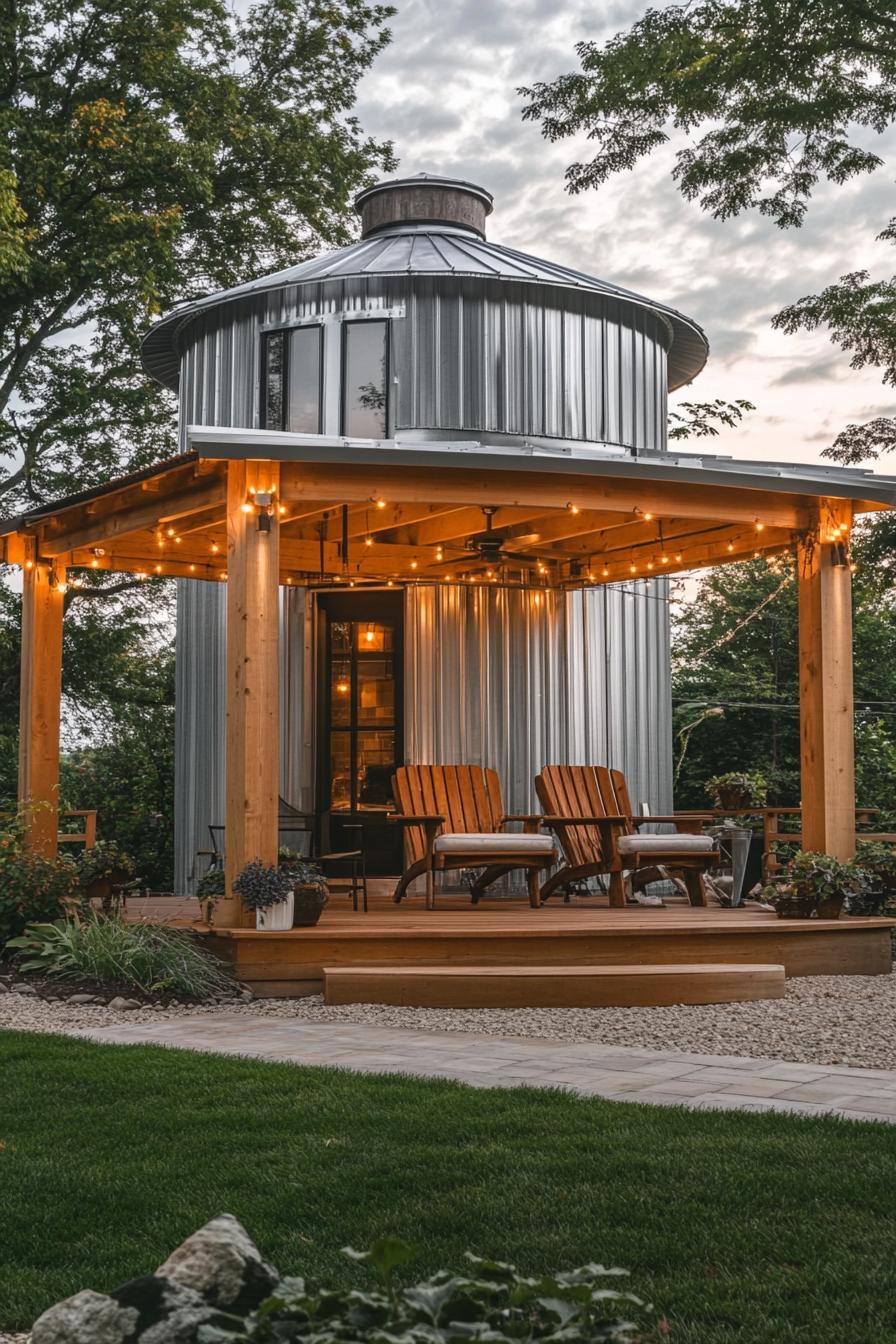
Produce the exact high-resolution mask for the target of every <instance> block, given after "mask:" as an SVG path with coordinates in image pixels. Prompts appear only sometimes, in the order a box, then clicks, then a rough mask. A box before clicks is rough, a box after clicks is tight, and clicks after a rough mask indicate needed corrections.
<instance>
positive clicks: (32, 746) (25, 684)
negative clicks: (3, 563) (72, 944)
mask: <svg viewBox="0 0 896 1344" xmlns="http://www.w3.org/2000/svg"><path fill="white" fill-rule="evenodd" d="M26 546H27V550H28V554H27V556H26V559H25V568H24V571H23V586H22V653H21V682H20V695H19V789H18V798H19V810H20V811H21V812H22V813H23V815H24V818H25V842H26V844H27V845H28V848H29V849H33V850H36V851H37V852H38V853H40V854H43V855H44V856H45V857H46V858H55V856H56V853H57V846H58V834H59V715H60V699H61V696H62V617H63V603H64V594H65V569H64V568H62V567H61V566H58V567H57V568H56V569H55V570H51V569H50V567H49V565H39V564H38V563H37V547H36V544H35V542H34V540H33V538H32V539H29V540H28V542H27V543H26Z"/></svg>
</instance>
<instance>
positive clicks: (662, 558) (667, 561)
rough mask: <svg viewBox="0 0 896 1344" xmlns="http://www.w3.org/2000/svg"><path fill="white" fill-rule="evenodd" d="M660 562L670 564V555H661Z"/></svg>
mask: <svg viewBox="0 0 896 1344" xmlns="http://www.w3.org/2000/svg"><path fill="white" fill-rule="evenodd" d="M660 563H661V564H663V565H668V563H669V557H668V555H661V556H660Z"/></svg>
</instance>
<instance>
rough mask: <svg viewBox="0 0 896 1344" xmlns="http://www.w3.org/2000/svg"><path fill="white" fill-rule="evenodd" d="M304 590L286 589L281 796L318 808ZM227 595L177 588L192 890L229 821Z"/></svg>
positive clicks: (180, 821) (180, 744) (183, 882)
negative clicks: (215, 830)
mask: <svg viewBox="0 0 896 1344" xmlns="http://www.w3.org/2000/svg"><path fill="white" fill-rule="evenodd" d="M306 599H307V594H306V591H305V589H304V588H283V589H281V590H280V796H281V798H283V799H285V800H286V802H287V803H289V804H290V805H291V806H292V807H297V808H300V809H306V808H308V809H310V808H312V807H313V805H314V798H313V790H312V780H313V774H312V770H313V743H312V735H313V728H314V721H313V713H312V712H311V703H310V696H311V691H312V687H311V681H310V677H309V675H308V673H309V669H310V667H311V658H312V648H311V621H310V615H311V604H310V603H309V602H307V600H306ZM226 631H227V594H226V590H225V588H224V585H223V584H220V585H219V584H216V583H204V582H198V581H195V580H192V579H180V580H178V585H177V643H176V659H177V671H176V678H177V680H176V695H177V708H176V728H175V733H176V736H175V755H174V882H175V891H178V892H181V893H186V892H192V891H195V889H196V883H197V882H198V880H199V878H200V877H201V876H202V874H203V873H204V872H205V870H206V868H207V867H208V861H207V860H206V859H200V858H198V857H197V855H198V851H199V850H201V849H209V848H210V836H209V831H208V828H209V825H222V824H223V822H224V805H225V804H224V770H225V761H224V755H225V746H224V744H225V732H224V724H225V703H224V695H225V684H224V660H225V647H226Z"/></svg>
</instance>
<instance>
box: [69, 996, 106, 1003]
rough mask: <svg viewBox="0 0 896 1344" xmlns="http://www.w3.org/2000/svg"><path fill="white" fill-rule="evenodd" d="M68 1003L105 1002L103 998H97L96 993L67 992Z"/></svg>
mask: <svg viewBox="0 0 896 1344" xmlns="http://www.w3.org/2000/svg"><path fill="white" fill-rule="evenodd" d="M68 1002H69V1003H105V999H101V998H98V996H97V995H96V994H69V996H68Z"/></svg>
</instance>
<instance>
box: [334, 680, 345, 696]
mask: <svg viewBox="0 0 896 1344" xmlns="http://www.w3.org/2000/svg"><path fill="white" fill-rule="evenodd" d="M336 689H337V691H338V692H339V694H340V695H348V682H347V681H337V683H336Z"/></svg>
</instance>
